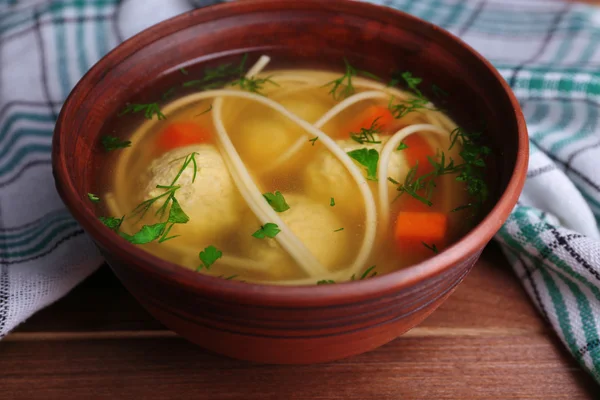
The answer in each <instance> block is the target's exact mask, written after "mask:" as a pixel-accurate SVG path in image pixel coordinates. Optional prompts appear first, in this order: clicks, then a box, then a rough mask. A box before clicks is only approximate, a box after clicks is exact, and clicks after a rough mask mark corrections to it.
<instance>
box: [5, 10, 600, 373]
mask: <svg viewBox="0 0 600 400" xmlns="http://www.w3.org/2000/svg"><path fill="white" fill-rule="evenodd" d="M369 1H370V2H373V3H377V4H384V5H387V6H390V7H395V8H398V9H401V10H403V11H406V12H408V13H411V14H413V15H416V16H418V17H420V18H423V19H426V20H428V21H431V22H433V23H434V24H437V25H439V26H441V27H443V28H445V29H447V30H449V31H450V32H452V33H454V34H455V35H458V36H460V37H461V38H462V39H463V40H465V41H466V42H468V43H469V44H471V45H472V46H473V47H474V48H475V49H477V50H478V51H480V52H481V53H482V54H483V55H484V56H486V57H487V58H488V59H489V60H491V61H492V63H494V65H495V66H496V67H497V68H498V70H499V71H500V72H501V74H502V75H503V76H504V77H505V79H506V80H507V81H508V82H509V83H510V85H511V86H512V88H513V90H514V91H515V93H516V95H517V97H518V98H519V101H520V102H521V106H522V107H523V111H524V113H525V117H526V119H527V123H528V127H529V132H530V135H531V154H530V156H531V159H530V166H529V172H528V180H527V183H526V185H525V190H524V192H523V195H522V196H521V199H520V201H519V204H518V205H517V207H516V208H515V210H514V212H513V213H512V215H511V217H510V218H509V220H508V221H507V223H506V224H505V225H504V227H503V228H502V230H501V231H500V232H499V233H498V235H497V236H496V239H497V240H498V241H499V242H500V243H501V244H502V247H503V249H504V252H505V253H506V255H507V257H508V258H509V260H510V262H511V264H512V266H513V268H514V270H515V272H516V274H517V275H518V277H519V279H520V280H521V282H522V283H523V285H524V287H525V289H526V290H527V292H528V293H529V295H530V296H531V299H532V301H533V302H534V303H535V305H536V306H537V307H538V309H539V310H540V313H541V315H542V316H543V317H544V318H546V319H547V320H548V322H549V323H550V324H551V325H552V326H553V328H554V329H555V330H556V332H557V334H558V335H559V337H560V338H561V340H562V341H563V343H564V344H565V346H566V348H567V349H568V350H569V351H570V352H571V353H572V354H573V356H574V357H575V358H576V359H577V361H578V362H579V363H580V364H581V365H582V366H583V368H585V369H586V370H587V371H589V372H590V373H591V374H592V375H593V376H594V377H595V378H596V380H597V381H599V382H600V233H599V230H598V223H599V221H600V168H599V167H597V166H595V165H596V164H595V160H600V127H599V126H598V124H599V123H600V121H599V113H600V110H599V107H598V106H599V104H600V9H597V8H594V7H593V6H589V5H583V4H576V3H572V2H570V3H566V2H562V1H559V0H388V1H383V0H369ZM217 2H219V1H218V0H212V1H210V0H207V1H203V0H170V1H164V0H122V1H119V0H54V1H52V0H46V1H43V0H0V337H1V336H3V335H5V334H6V333H7V332H8V331H10V330H11V329H13V328H14V327H15V326H16V325H17V324H19V323H20V322H22V321H23V320H25V319H26V318H27V317H29V316H30V315H31V314H33V313H34V312H35V311H37V310H39V309H40V308H42V307H44V306H46V305H48V304H50V303H52V302H53V301H55V300H56V299H58V298H60V297H61V296H63V295H64V294H66V293H67V292H68V291H69V290H70V289H71V288H72V287H73V286H74V285H76V284H77V283H78V282H80V281H81V280H82V279H84V278H85V277H86V276H88V275H89V274H90V273H91V272H92V271H94V270H95V269H96V268H97V267H98V266H99V265H100V264H101V262H102V260H101V258H100V256H99V254H98V253H97V252H96V250H95V248H94V246H93V245H92V243H91V242H90V240H89V239H88V238H87V237H86V236H85V235H84V234H83V232H82V230H81V228H80V227H78V225H77V224H76V223H75V222H74V221H73V219H72V218H71V217H70V216H69V214H68V213H67V212H66V211H65V209H64V207H63V206H62V204H61V202H60V200H59V198H58V196H57V195H56V193H55V191H54V186H53V181H52V176H51V171H50V143H51V136H52V128H53V124H54V121H55V119H56V115H57V113H58V112H59V110H60V107H61V104H62V102H63V101H64V100H65V98H66V96H67V94H68V93H69V90H71V88H72V87H73V85H74V84H75V83H76V82H77V80H78V79H79V78H80V77H81V76H82V75H83V73H85V71H86V70H87V69H89V68H90V67H91V65H92V64H93V63H94V62H96V61H97V60H98V59H99V58H100V57H101V56H103V55H104V54H105V53H106V52H107V51H108V50H109V49H110V48H112V47H114V46H115V45H117V44H118V43H119V42H121V41H122V40H123V39H124V38H127V37H129V36H131V35H133V34H134V33H136V32H138V31H140V30H141V29H143V28H146V27H147V26H150V25H152V24H154V23H156V22H159V21H160V20H162V19H164V18H167V17H169V16H172V15H175V14H178V13H180V12H183V11H186V10H189V9H191V8H193V7H199V6H204V5H207V4H211V3H217Z"/></svg>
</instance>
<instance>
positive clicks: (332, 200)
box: [329, 197, 335, 207]
mask: <svg viewBox="0 0 600 400" xmlns="http://www.w3.org/2000/svg"><path fill="white" fill-rule="evenodd" d="M329 205H330V206H331V207H333V206H335V199H334V198H333V197H332V198H331V200H329Z"/></svg>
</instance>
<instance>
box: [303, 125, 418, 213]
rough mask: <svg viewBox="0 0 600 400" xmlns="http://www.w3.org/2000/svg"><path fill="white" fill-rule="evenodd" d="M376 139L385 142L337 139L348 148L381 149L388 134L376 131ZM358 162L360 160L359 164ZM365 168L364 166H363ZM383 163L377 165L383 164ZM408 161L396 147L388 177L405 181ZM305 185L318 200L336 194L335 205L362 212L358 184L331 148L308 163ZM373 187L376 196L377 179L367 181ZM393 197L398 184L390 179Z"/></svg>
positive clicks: (343, 146)
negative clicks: (380, 134) (359, 141)
mask: <svg viewBox="0 0 600 400" xmlns="http://www.w3.org/2000/svg"><path fill="white" fill-rule="evenodd" d="M375 140H381V141H382V143H375V144H373V143H371V144H366V143H365V144H360V143H358V142H356V141H354V140H352V139H348V140H338V141H337V143H338V145H339V146H340V147H341V148H342V150H344V152H349V151H352V150H357V149H361V148H365V147H366V148H368V149H375V150H377V151H378V152H379V153H381V149H382V148H383V145H384V144H385V142H386V141H387V137H384V138H382V137H379V136H378V135H375ZM357 165H359V164H357ZM360 167H361V168H363V167H362V166H360ZM380 167H381V166H378V168H380ZM408 169H409V168H408V164H407V162H406V160H405V158H404V156H403V155H402V152H401V151H395V152H394V153H393V155H392V157H391V158H390V163H389V165H388V177H390V178H393V179H395V180H397V181H403V180H404V177H405V176H406V174H407V172H408ZM303 181H304V188H305V190H306V193H308V195H309V196H310V197H311V198H313V199H315V200H316V201H318V202H319V203H327V202H329V200H330V198H331V197H333V198H334V199H335V202H336V207H339V208H340V209H341V210H342V211H343V212H344V213H346V214H347V215H348V216H352V217H355V216H357V215H358V214H359V213H361V212H363V210H364V205H363V204H362V202H360V201H359V200H356V199H358V198H359V197H358V193H359V192H358V187H357V186H356V183H355V182H354V180H353V179H352V177H351V176H350V173H349V172H348V170H347V169H346V167H344V165H343V164H342V163H341V162H340V160H339V159H338V158H337V157H335V156H334V155H333V154H331V152H329V151H328V150H323V151H321V152H319V154H317V155H316V156H315V158H314V159H313V160H312V161H311V162H310V163H309V164H308V165H307V167H306V169H305V170H304V175H303ZM367 182H369V186H370V188H371V191H372V192H373V194H374V195H375V196H377V182H374V181H367ZM388 185H389V193H390V194H389V196H390V200H391V199H392V198H393V196H395V193H396V191H395V185H394V184H392V183H391V182H388Z"/></svg>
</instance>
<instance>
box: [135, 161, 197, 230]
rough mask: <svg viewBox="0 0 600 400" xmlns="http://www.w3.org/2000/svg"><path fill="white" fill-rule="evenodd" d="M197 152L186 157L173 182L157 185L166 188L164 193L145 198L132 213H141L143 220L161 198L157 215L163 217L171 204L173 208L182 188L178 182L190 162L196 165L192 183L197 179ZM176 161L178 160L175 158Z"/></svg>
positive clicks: (159, 187) (158, 187)
mask: <svg viewBox="0 0 600 400" xmlns="http://www.w3.org/2000/svg"><path fill="white" fill-rule="evenodd" d="M196 154H197V153H196V152H193V153H190V154H188V155H187V156H185V157H184V161H183V164H182V166H181V168H179V171H178V172H177V175H175V178H173V181H172V182H171V184H170V185H157V186H156V188H157V189H164V190H165V191H164V192H163V193H161V194H159V195H157V196H154V197H152V198H150V199H147V200H144V201H143V202H141V203H140V204H138V205H137V206H136V207H135V208H134V209H133V211H132V212H131V214H132V215H133V216H137V215H139V216H140V220H141V219H142V218H144V216H145V215H146V213H147V212H148V210H150V208H151V207H152V206H153V205H154V204H156V203H157V202H158V201H159V200H161V199H164V203H163V204H162V205H161V206H160V207H159V208H158V210H156V213H155V215H157V216H158V217H161V218H162V216H164V215H165V213H166V211H167V209H168V208H169V205H171V208H172V206H173V204H176V203H177V199H176V198H175V193H176V192H177V190H179V189H180V188H181V186H180V185H176V183H177V181H178V180H179V178H180V177H181V174H182V173H183V171H185V169H186V168H187V167H188V166H189V165H190V164H193V166H194V172H193V175H192V183H194V181H195V180H196V173H197V169H198V165H197V164H196V158H195V156H196ZM174 161H177V160H174ZM174 161H173V162H174ZM177 204H178V203H177Z"/></svg>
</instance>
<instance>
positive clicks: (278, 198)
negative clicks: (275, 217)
mask: <svg viewBox="0 0 600 400" xmlns="http://www.w3.org/2000/svg"><path fill="white" fill-rule="evenodd" d="M263 197H264V198H265V200H267V203H269V205H270V206H271V207H272V208H273V210H275V211H277V212H284V211H287V210H289V209H290V206H289V205H288V203H287V202H286V201H285V198H284V197H283V195H282V194H281V192H279V191H278V190H277V191H275V193H263Z"/></svg>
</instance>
